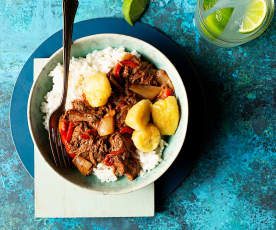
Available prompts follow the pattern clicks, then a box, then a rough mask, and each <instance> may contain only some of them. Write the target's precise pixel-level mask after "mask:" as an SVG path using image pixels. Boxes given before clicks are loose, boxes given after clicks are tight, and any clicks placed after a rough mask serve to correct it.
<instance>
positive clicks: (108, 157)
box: [103, 154, 114, 166]
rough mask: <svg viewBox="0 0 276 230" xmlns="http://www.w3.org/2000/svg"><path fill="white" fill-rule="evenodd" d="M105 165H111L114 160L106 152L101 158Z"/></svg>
mask: <svg viewBox="0 0 276 230" xmlns="http://www.w3.org/2000/svg"><path fill="white" fill-rule="evenodd" d="M103 162H104V164H105V165H106V166H111V165H113V164H114V160H113V159H112V158H111V154H107V155H106V156H105V158H104V160H103Z"/></svg>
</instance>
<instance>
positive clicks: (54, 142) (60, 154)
mask: <svg viewBox="0 0 276 230" xmlns="http://www.w3.org/2000/svg"><path fill="white" fill-rule="evenodd" d="M49 136H50V145H51V150H52V157H53V160H54V162H55V165H56V166H57V167H59V168H69V167H71V166H72V162H71V159H70V157H69V155H68V154H67V152H66V150H65V149H64V146H63V144H62V142H61V136H60V133H59V132H58V130H57V129H56V128H51V129H50V130H49Z"/></svg>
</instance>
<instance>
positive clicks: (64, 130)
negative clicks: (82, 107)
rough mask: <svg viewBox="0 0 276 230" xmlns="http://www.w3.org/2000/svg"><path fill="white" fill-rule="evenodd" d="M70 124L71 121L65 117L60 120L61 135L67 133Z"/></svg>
mask: <svg viewBox="0 0 276 230" xmlns="http://www.w3.org/2000/svg"><path fill="white" fill-rule="evenodd" d="M68 124H69V121H67V120H65V119H62V120H60V121H59V123H58V130H59V132H60V134H61V135H62V134H66V133H67V130H68Z"/></svg>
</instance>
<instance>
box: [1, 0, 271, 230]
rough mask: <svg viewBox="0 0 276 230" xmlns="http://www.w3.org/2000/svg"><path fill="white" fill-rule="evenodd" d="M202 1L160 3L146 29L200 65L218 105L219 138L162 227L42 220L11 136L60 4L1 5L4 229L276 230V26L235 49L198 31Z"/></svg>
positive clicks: (89, 10)
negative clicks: (27, 74)
mask: <svg viewBox="0 0 276 230" xmlns="http://www.w3.org/2000/svg"><path fill="white" fill-rule="evenodd" d="M121 4H122V2H121V1H120V0H80V6H79V9H78V13H77V16H76V21H81V20H86V19H90V18H97V17H122V14H121ZM195 4H196V0H154V1H151V2H150V5H149V9H148V10H147V12H146V13H145V15H144V17H143V18H142V20H141V21H142V22H145V23H147V24H150V25H152V26H155V27H157V28H158V29H160V30H161V31H163V32H165V33H166V34H167V35H168V36H169V37H171V38H172V39H173V40H175V41H176V42H177V43H178V44H180V45H181V46H182V47H183V48H184V49H185V50H186V52H187V54H188V55H189V56H190V57H191V59H192V61H193V63H194V64H195V66H196V68H197V70H198V71H199V73H200V74H199V76H200V78H201V80H202V82H203V84H204V87H205V90H206V92H207V98H208V101H210V102H213V103H210V107H209V109H210V110H209V111H213V112H212V113H211V114H210V116H209V119H210V128H209V132H208V138H207V140H206V143H205V144H204V146H203V152H202V155H201V157H200V159H199V161H198V163H197V165H196V167H195V168H194V170H193V171H192V173H191V175H190V176H189V177H188V178H187V179H186V180H185V181H184V182H183V183H182V185H181V186H180V187H179V188H178V189H177V190H176V191H175V192H173V193H172V194H171V195H170V196H169V197H168V198H167V199H166V200H165V201H164V203H163V204H162V205H161V207H159V208H158V212H157V213H156V216H155V217H153V218H116V219H103V218H97V219H91V218H90V219H89V218H82V219H34V205H33V199H34V197H33V180H32V178H31V177H30V176H29V175H28V173H27V172H26V171H25V169H24V167H23V165H22V164H21V162H20V160H19V159H18V156H17V153H16V150H15V147H14V145H13V143H12V139H11V134H10V130H9V118H8V117H9V102H10V99H11V95H12V88H13V85H14V84H15V81H16V78H17V76H18V74H19V72H20V70H21V68H22V67H23V65H24V63H25V61H26V60H27V59H28V57H29V56H30V55H31V53H32V52H33V51H34V50H35V48H36V47H38V46H39V44H40V43H41V42H42V41H44V40H45V39H46V38H47V37H48V36H50V35H52V34H53V33H55V32H56V31H58V30H60V29H61V27H62V12H61V0H0V23H1V26H0V34H1V36H0V80H1V84H0V173H1V175H0V177H1V178H0V197H1V199H0V207H1V208H0V229H1V230H2V229H7V230H9V229H53V230H54V229H112V230H113V229H115V230H117V229H234V230H236V229H237V230H239V229H261V230H264V229H276V223H275V218H276V217H275V210H276V206H275V205H276V193H275V187H276V171H275V170H276V51H275V47H276V23H275V19H274V20H273V21H272V24H271V26H270V27H269V28H268V30H267V31H266V32H265V33H264V34H263V35H262V36H261V37H259V38H257V39H256V40H254V41H252V42H249V43H247V44H245V45H243V46H240V47H236V48H229V49H223V48H218V47H215V46H213V45H211V44H208V43H207V42H205V40H203V39H202V38H201V37H200V36H199V34H198V32H197V31H196V29H195V27H194V24H193V14H194V10H195Z"/></svg>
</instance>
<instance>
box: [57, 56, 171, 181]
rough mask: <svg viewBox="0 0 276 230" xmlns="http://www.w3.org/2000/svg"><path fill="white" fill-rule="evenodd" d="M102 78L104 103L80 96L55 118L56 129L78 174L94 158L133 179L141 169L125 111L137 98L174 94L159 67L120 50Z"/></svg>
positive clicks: (90, 165) (86, 169)
mask: <svg viewBox="0 0 276 230" xmlns="http://www.w3.org/2000/svg"><path fill="white" fill-rule="evenodd" d="M107 78H108V80H109V82H110V84H111V88H112V93H111V96H110V97H109V98H108V101H107V103H106V104H105V105H103V106H100V107H92V106H90V104H89V103H88V101H87V100H86V97H85V95H83V99H82V100H74V101H73V102H72V109H70V110H68V111H66V112H65V114H63V115H62V116H61V117H60V121H59V132H60V134H61V137H62V143H63V144H64V146H65V148H66V151H67V153H68V154H69V155H70V157H71V158H72V161H73V164H74V165H75V166H76V167H77V168H78V170H79V171H80V173H81V174H82V175H84V176H87V175H90V174H91V173H92V172H93V168H96V167H97V165H98V164H99V163H104V164H105V165H106V166H111V167H112V168H113V172H114V173H115V175H120V176H122V175H125V176H126V177H127V179H128V180H133V179H135V178H136V177H137V176H138V175H139V172H140V171H141V164H140V161H139V158H138V156H137V151H136V150H137V148H136V147H135V145H134V143H133V141H132V139H131V135H132V132H133V129H132V128H130V127H128V126H127V125H126V124H125V119H126V116H127V113H128V111H129V110H130V108H131V107H132V106H134V105H135V104H136V103H138V102H139V101H140V100H142V99H144V98H147V99H150V100H151V102H155V101H157V100H158V99H160V98H161V99H164V98H166V97H168V96H171V95H174V88H173V85H172V83H171V81H170V79H169V77H168V75H167V73H166V72H165V71H164V70H157V69H156V68H154V66H153V65H152V64H151V63H149V62H147V61H144V60H141V59H139V58H137V57H136V56H133V55H130V54H128V55H126V56H125V57H124V58H123V60H122V61H120V62H119V63H117V64H116V65H115V67H114V68H112V69H111V70H110V71H109V73H107Z"/></svg>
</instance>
